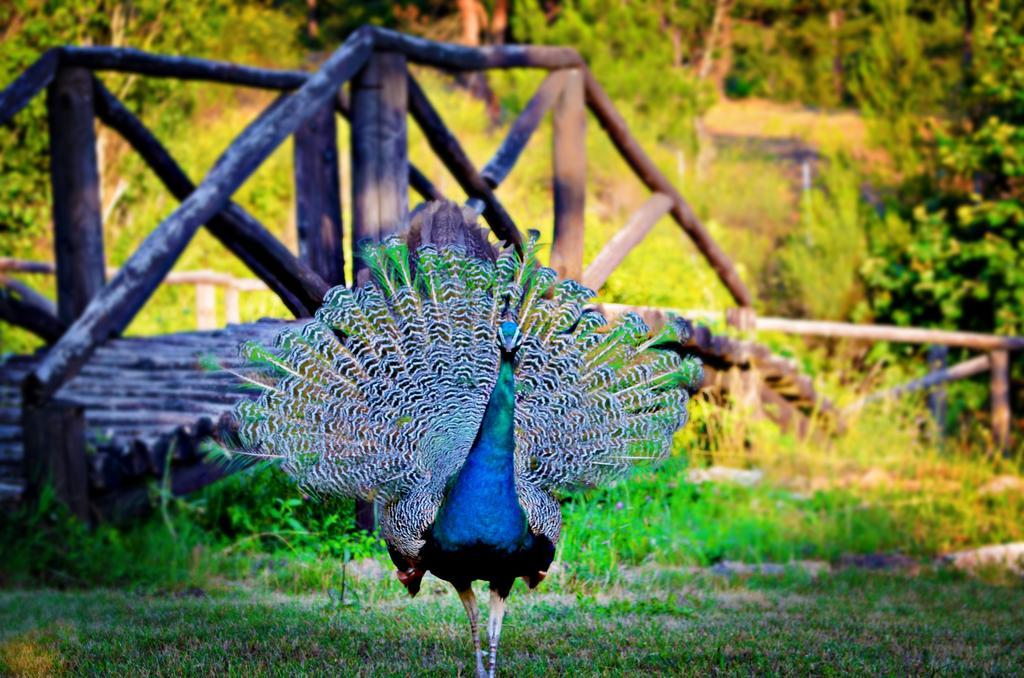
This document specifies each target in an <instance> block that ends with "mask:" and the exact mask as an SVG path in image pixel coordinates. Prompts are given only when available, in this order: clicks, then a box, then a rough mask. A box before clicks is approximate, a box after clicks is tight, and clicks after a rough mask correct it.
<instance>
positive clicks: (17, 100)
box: [0, 49, 60, 126]
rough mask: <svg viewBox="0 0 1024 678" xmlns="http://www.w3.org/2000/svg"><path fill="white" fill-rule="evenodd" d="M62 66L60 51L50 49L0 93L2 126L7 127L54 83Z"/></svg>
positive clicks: (0, 123)
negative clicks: (38, 95)
mask: <svg viewBox="0 0 1024 678" xmlns="http://www.w3.org/2000/svg"><path fill="white" fill-rule="evenodd" d="M59 64H60V50H59V49H49V50H47V51H45V52H43V55H42V56H41V57H39V58H38V59H36V61H35V63H33V64H32V65H31V66H29V67H28V68H26V69H25V71H24V72H22V74H21V75H19V76H18V77H17V78H15V79H14V82H12V83H11V84H10V85H8V86H7V87H6V88H4V90H3V91H0V126H3V125H6V124H7V123H8V122H10V121H11V119H12V118H13V117H14V116H16V115H17V114H18V112H19V111H21V109H23V108H25V106H27V105H28V102H30V101H32V99H34V98H35V96H36V95H37V94H39V93H40V92H42V91H43V90H44V89H45V88H46V87H48V86H49V84H50V83H51V82H52V81H53V77H54V76H55V75H56V74H57V67H58V65H59Z"/></svg>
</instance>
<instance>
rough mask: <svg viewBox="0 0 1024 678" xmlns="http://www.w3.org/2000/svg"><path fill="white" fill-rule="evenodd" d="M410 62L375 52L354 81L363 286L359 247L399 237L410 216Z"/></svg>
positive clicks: (355, 194)
mask: <svg viewBox="0 0 1024 678" xmlns="http://www.w3.org/2000/svg"><path fill="white" fill-rule="evenodd" d="M407 82H408V76H407V73H406V64H405V57H404V56H403V55H402V54H399V53H395V52H374V54H373V56H372V57H370V59H369V60H368V61H367V62H366V65H365V66H364V67H363V69H362V70H361V71H360V72H359V73H358V74H357V75H356V77H355V79H353V81H352V104H351V110H352V118H351V126H350V132H351V138H352V243H353V247H354V248H356V249H355V251H356V254H355V256H354V258H355V262H354V266H353V270H354V273H353V275H354V280H356V282H358V283H362V282H364V276H365V275H366V273H365V266H364V264H363V263H362V261H361V260H360V257H359V255H358V247H359V244H360V243H362V242H365V241H370V242H381V241H382V240H384V239H386V238H387V237H389V236H391V235H394V234H396V233H399V232H400V231H401V229H402V227H403V224H404V223H405V222H406V221H407V218H408V212H409V184H408V178H409V158H408V142H407V136H406V134H407V133H406V124H405V120H406V111H407V110H408V103H407V101H408V95H407V92H406V84H407Z"/></svg>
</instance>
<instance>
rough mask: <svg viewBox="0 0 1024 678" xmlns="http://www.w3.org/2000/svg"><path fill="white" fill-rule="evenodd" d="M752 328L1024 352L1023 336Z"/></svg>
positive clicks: (793, 324) (762, 322) (812, 325)
mask: <svg viewBox="0 0 1024 678" xmlns="http://www.w3.org/2000/svg"><path fill="white" fill-rule="evenodd" d="M754 327H755V329H757V331H759V332H786V333H789V334H802V335H811V336H819V337H831V338H834V339H835V338H843V339H865V340H869V341H895V342H902V343H908V344H936V345H940V346H962V347H964V348H973V349H977V350H981V351H997V350H1005V351H1016V350H1021V349H1024V337H1007V336H1001V335H998V334H982V333H979V332H962V331H959V330H932V329H925V328H921V327H898V326H896V325H870V324H855V323H843V322H831V321H824V320H791V319H789V318H772V317H761V316H757V318H756V319H755V320H754Z"/></svg>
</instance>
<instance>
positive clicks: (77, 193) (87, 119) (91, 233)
mask: <svg viewBox="0 0 1024 678" xmlns="http://www.w3.org/2000/svg"><path fill="white" fill-rule="evenodd" d="M46 109H47V119H48V122H49V130H50V181H51V184H52V187H53V231H54V234H53V242H54V253H55V261H56V264H57V317H58V318H60V320H61V322H64V323H68V324H70V323H71V322H72V321H74V320H75V319H76V318H78V317H79V316H80V315H81V314H82V312H83V311H84V310H85V307H86V306H87V305H88V304H89V302H90V301H92V299H93V298H94V297H95V296H96V295H97V294H99V292H100V290H101V289H102V288H103V285H104V284H105V282H106V271H105V265H104V262H103V221H102V217H101V216H100V175H99V169H98V167H97V164H96V134H95V130H94V124H95V123H94V121H93V117H94V107H93V95H92V75H91V74H90V73H89V71H87V70H85V69H84V68H62V69H61V70H60V71H58V73H57V76H56V77H55V78H54V81H53V82H52V83H51V84H50V87H49V89H48V90H47V97H46Z"/></svg>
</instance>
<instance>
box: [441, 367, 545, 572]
mask: <svg viewBox="0 0 1024 678" xmlns="http://www.w3.org/2000/svg"><path fill="white" fill-rule="evenodd" d="M514 433H515V384H514V379H513V376H512V364H511V360H510V359H508V358H505V357H503V358H502V362H501V368H500V371H499V373H498V380H497V382H496V383H495V386H494V391H493V392H492V393H491V397H490V399H489V400H488V402H487V409H486V410H485V411H484V416H483V420H482V422H481V424H480V431H479V433H478V434H477V438H476V441H475V442H474V443H473V447H472V448H471V449H470V452H469V454H468V455H467V457H466V462H465V464H464V465H463V466H462V468H461V469H460V470H459V472H458V473H457V474H456V476H455V478H454V480H453V481H452V482H451V484H450V486H449V488H448V492H447V495H446V496H445V499H444V501H443V502H442V504H441V506H440V507H439V509H438V512H437V518H436V520H435V522H434V528H433V534H434V538H435V539H436V540H437V543H438V545H439V546H440V547H441V548H442V549H444V550H446V551H456V552H457V551H460V550H464V549H469V548H472V547H475V546H485V547H490V548H493V549H495V550H498V551H507V552H513V551H518V550H520V549H524V548H529V546H530V544H531V542H532V539H531V535H530V532H529V530H528V529H527V523H526V514H525V513H524V512H523V508H522V506H521V505H520V504H519V499H518V497H517V496H516V487H515V463H514V455H515V435H514Z"/></svg>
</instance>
